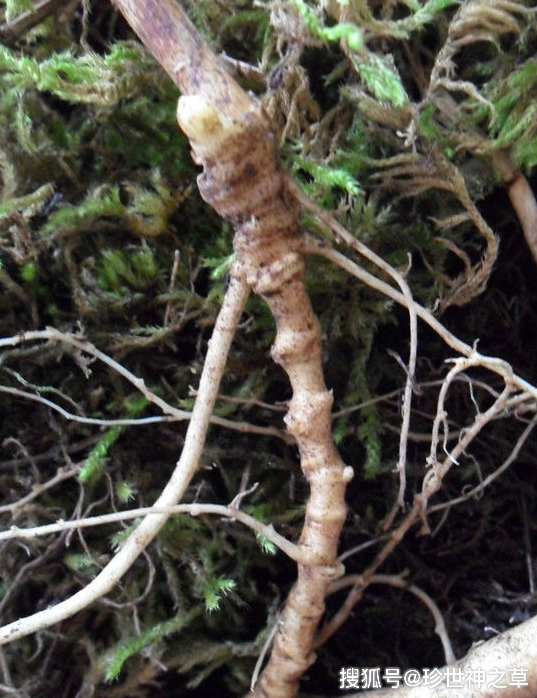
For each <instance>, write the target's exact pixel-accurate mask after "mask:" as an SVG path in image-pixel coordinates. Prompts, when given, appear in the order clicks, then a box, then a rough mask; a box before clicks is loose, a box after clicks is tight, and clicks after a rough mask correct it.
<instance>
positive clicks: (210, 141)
mask: <svg viewBox="0 0 537 698" xmlns="http://www.w3.org/2000/svg"><path fill="white" fill-rule="evenodd" d="M177 121H178V123H179V126H180V127H181V128H182V129H183V131H184V132H185V133H186V135H187V136H188V137H189V138H190V140H191V141H193V142H194V143H199V144H200V145H203V146H204V147H211V146H214V145H217V144H218V143H219V142H220V141H222V139H223V138H224V137H225V135H226V133H227V132H228V124H227V123H226V122H225V121H224V120H223V118H222V117H221V116H220V114H219V113H218V112H217V111H216V109H215V108H214V107H213V106H212V104H209V102H207V101H206V100H205V99H204V98H203V97H201V96H200V95H185V96H184V97H180V98H179V103H178V105H177Z"/></svg>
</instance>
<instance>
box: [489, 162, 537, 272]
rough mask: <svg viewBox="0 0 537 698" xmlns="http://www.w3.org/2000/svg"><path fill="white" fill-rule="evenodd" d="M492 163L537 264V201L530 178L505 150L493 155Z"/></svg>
mask: <svg viewBox="0 0 537 698" xmlns="http://www.w3.org/2000/svg"><path fill="white" fill-rule="evenodd" d="M492 165H493V167H494V169H495V170H496V171H497V172H498V173H499V174H500V175H501V177H502V179H503V183H504V186H505V188H506V189H507V195H508V196H509V200H510V201H511V204H512V206H513V208H514V209H515V213H516V214H517V217H518V220H519V221H520V225H521V227H522V232H523V233H524V238H525V239H526V244H527V245H528V247H529V248H530V252H531V254H532V256H533V259H534V260H535V263H536V264H537V201H536V200H535V194H534V193H533V191H532V188H531V187H530V185H529V182H528V180H527V179H526V178H525V177H524V175H523V174H522V173H521V172H519V171H518V170H517V169H516V168H515V167H514V165H513V163H512V162H511V160H510V159H509V157H508V156H507V154H506V153H505V152H503V151H498V152H497V153H494V154H493V156H492Z"/></svg>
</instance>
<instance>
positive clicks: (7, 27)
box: [0, 0, 65, 43]
mask: <svg viewBox="0 0 537 698" xmlns="http://www.w3.org/2000/svg"><path fill="white" fill-rule="evenodd" d="M63 5H65V0H40V2H37V3H36V4H35V5H34V7H33V9H31V10H28V11H27V12H23V13H22V14H20V15H19V16H18V17H16V18H15V19H13V20H11V21H10V22H5V23H4V24H2V25H0V41H2V42H4V43H13V42H14V41H16V40H17V39H19V38H20V37H21V36H22V35H23V34H25V33H26V32H27V31H30V29H33V27H35V26H37V25H38V24H40V23H41V22H42V21H43V20H45V19H46V18H47V17H49V16H50V15H51V14H52V13H53V12H55V11H56V10H57V9H58V8H60V7H62V6H63Z"/></svg>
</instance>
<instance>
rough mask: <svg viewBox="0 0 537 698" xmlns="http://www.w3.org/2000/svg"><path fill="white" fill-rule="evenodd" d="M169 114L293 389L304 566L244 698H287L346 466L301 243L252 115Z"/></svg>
mask: <svg viewBox="0 0 537 698" xmlns="http://www.w3.org/2000/svg"><path fill="white" fill-rule="evenodd" d="M177 115H178V121H179V125H180V126H181V127H182V128H183V130H184V131H185V132H186V134H187V135H188V136H189V137H190V139H191V145H192V151H193V156H194V159H195V160H196V162H198V163H199V164H201V165H203V167H204V171H203V173H202V174H201V175H200V176H199V177H198V185H199V189H200V193H201V195H202V196H203V198H204V199H205V200H206V201H207V202H208V203H209V204H210V205H211V206H212V207H213V208H214V209H215V210H216V211H217V212H218V213H219V214H220V215H221V216H223V217H224V218H226V219H227V220H229V221H230V222H231V223H232V224H233V226H234V228H235V231H236V234H235V240H234V246H235V250H236V251H237V252H238V255H239V259H240V264H242V265H243V268H244V270H245V273H246V279H247V283H248V284H249V285H250V286H251V287H252V289H253V290H254V291H255V292H256V293H258V294H260V295H261V296H262V297H263V298H264V300H265V301H266V302H267V304H268V305H269V307H270V309H271V311H272V313H273V315H274V318H275V320H276V327H277V334H276V339H275V342H274V345H273V347H272V352H271V353H272V357H273V359H274V360H275V361H276V362H277V363H279V364H280V365H281V366H282V367H283V368H284V370H285V371H286V372H287V375H288V376H289V380H290V382H291V386H292V388H293V397H292V400H291V402H290V405H289V412H288V414H287V416H286V417H285V422H286V424H287V428H288V430H289V432H290V433H292V434H293V435H294V436H295V438H296V440H297V443H298V448H299V451H300V459H301V467H302V471H303V473H304V475H305V477H306V478H307V480H308V482H309V485H310V490H311V491H310V497H309V501H308V503H307V506H306V519H305V523H304V528H303V530H302V534H301V536H300V540H299V545H300V546H301V547H302V548H303V549H304V550H305V551H307V553H308V556H309V561H308V564H302V565H299V567H298V579H297V582H296V583H295V585H294V587H293V588H292V590H291V592H290V594H289V597H288V599H287V602H286V605H285V609H284V611H283V614H282V617H281V619H280V622H279V628H278V632H277V634H276V638H275V641H274V648H273V651H272V655H271V658H270V660H269V662H268V664H267V666H266V667H265V669H264V671H263V673H262V674H261V677H260V679H259V681H258V683H257V685H256V686H255V688H254V690H253V693H252V695H253V696H255V697H256V698H261V697H266V698H268V697H269V696H270V698H292V697H293V696H294V695H295V694H296V691H297V689H298V680H299V678H300V676H301V675H302V674H303V672H304V671H305V670H306V669H307V668H308V666H310V664H311V663H312V662H313V661H314V659H315V655H314V653H313V651H312V648H313V640H314V635H315V631H316V629H317V626H318V623H319V620H320V618H321V616H322V614H323V612H324V598H325V594H326V591H327V588H328V586H329V584H330V583H331V582H332V581H333V580H334V579H337V578H338V577H340V576H341V575H342V574H343V567H342V565H341V564H339V563H337V562H336V555H337V545H338V539H339V534H340V532H341V528H342V526H343V523H344V520H345V516H346V508H345V500H344V494H345V487H346V484H347V483H348V482H349V480H350V479H351V478H352V468H350V467H345V466H344V464H343V463H342V461H341V459H340V457H339V454H338V452H337V450H336V448H335V446H334V444H333V441H332V437H331V419H330V411H331V407H332V394H331V392H330V391H328V390H327V388H326V386H325V383H324V378H323V372H322V366H321V334H320V329H319V324H318V322H317V320H316V318H315V316H314V314H313V311H312V308H311V304H310V301H309V297H308V294H307V291H306V287H305V284H304V262H303V251H304V240H303V237H302V235H301V232H300V224H299V221H298V217H297V213H296V211H295V210H293V208H292V207H291V205H290V203H289V197H287V196H286V191H285V185H284V178H283V175H282V173H281V171H280V170H279V168H278V161H277V149H276V141H275V138H274V135H273V134H272V132H271V130H270V128H269V125H268V123H267V121H266V119H265V118H264V116H263V114H262V113H261V111H260V110H259V109H257V108H255V107H252V109H250V110H249V111H247V112H245V113H244V114H242V116H240V117H239V118H236V119H230V118H226V117H224V116H222V115H221V114H219V113H218V112H217V110H216V109H215V108H214V107H213V106H211V105H210V104H208V103H207V102H206V101H205V100H204V99H203V98H201V97H197V96H189V97H181V99H180V100H179V106H178V112H177Z"/></svg>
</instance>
